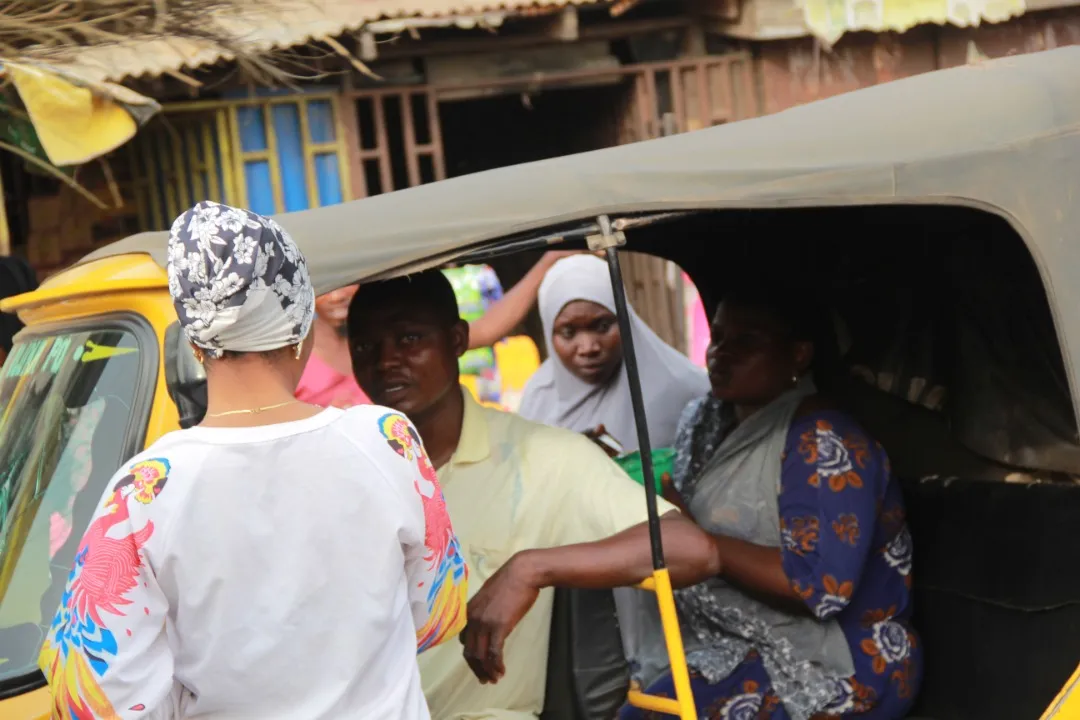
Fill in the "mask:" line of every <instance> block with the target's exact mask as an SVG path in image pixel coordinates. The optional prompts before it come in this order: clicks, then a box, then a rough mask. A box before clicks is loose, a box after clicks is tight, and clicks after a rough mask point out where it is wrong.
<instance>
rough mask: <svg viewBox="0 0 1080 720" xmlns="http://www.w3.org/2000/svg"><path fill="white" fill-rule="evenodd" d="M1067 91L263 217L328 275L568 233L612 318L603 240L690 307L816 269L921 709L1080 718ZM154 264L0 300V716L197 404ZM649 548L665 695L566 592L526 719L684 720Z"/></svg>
mask: <svg viewBox="0 0 1080 720" xmlns="http://www.w3.org/2000/svg"><path fill="white" fill-rule="evenodd" d="M1077 87H1080V48H1066V49H1062V50H1056V51H1051V52H1045V53H1040V54H1034V55H1027V56H1021V57H1016V58H1010V59H1006V60H999V61H994V62H989V63H985V64H979V65H975V66H969V67H963V68H958V69H953V70H946V71H941V72H937V73H931V74H927V75H922V76H918V77H915V78H911V79H907V80H903V81H898V82H894V83H891V84H888V85H882V86H877V87H873V88H870V89H866V90H862V91H859V92H855V93H851V94H849V95H843V96H839V97H836V98H833V99H830V100H827V101H823V102H819V103H815V104H812V105H807V106H804V107H800V108H796V109H793V110H789V111H787V112H783V113H780V114H777V115H773V116H769V117H765V118H761V119H757V120H751V121H746V122H741V123H736V124H733V125H730V126H726V127H720V128H715V129H711V130H703V131H699V132H694V133H688V134H685V135H678V136H674V137H669V138H665V139H661V140H656V141H651V142H643V143H639V144H634V145H629V146H623V147H619V148H614V149H610V150H603V151H598V152H593V153H587V154H583V155H577V156H570V157H564V158H559V159H554V160H548V161H543V162H539V163H533V164H528V165H521V166H515V167H510V168H505V169H501V170H495V171H491V172H486V173H480V174H477V175H471V176H466V177H462V178H458V179H455V180H450V181H445V182H441V183H436V184H432V185H428V186H423V187H419V188H415V189H412V190H407V191H403V192H397V193H392V194H389V195H383V196H379V197H376V198H372V199H368V200H363V201H358V202H353V203H347V204H343V205H338V206H333V207H328V208H323V209H319V210H312V211H306V212H302V213H297V214H294V215H286V216H282V217H281V218H279V220H280V222H281V223H282V224H283V225H284V226H285V227H286V228H287V229H289V231H290V232H291V233H292V234H293V236H294V237H295V238H296V240H297V241H298V243H299V244H300V246H301V248H302V249H303V250H304V252H305V254H306V255H307V257H308V260H309V264H310V269H311V272H312V276H313V278H314V279H315V282H316V286H317V290H318V291H320V292H322V291H328V290H331V289H333V288H336V287H341V286H344V285H346V284H349V283H351V282H353V281H356V280H371V279H375V278H379V277H388V276H391V275H396V274H402V273H407V272H411V271H416V270H418V269H421V268H428V267H435V266H439V265H442V264H444V263H448V262H452V261H453V262H465V261H474V260H482V259H486V258H490V257H493V256H495V255H498V254H500V253H508V252H516V251H521V250H527V249H537V248H543V247H548V246H551V245H555V244H560V243H564V244H565V246H566V247H573V246H578V247H583V246H588V247H589V248H591V249H593V250H594V251H602V252H603V253H605V254H606V257H607V258H608V262H609V268H610V271H611V276H612V281H613V283H614V284H615V288H616V297H617V299H618V301H619V302H618V304H620V305H625V296H624V295H623V294H622V292H621V288H622V286H621V279H620V270H619V263H618V257H619V252H618V251H619V250H620V249H622V248H628V249H632V250H635V251H640V252H647V253H652V254H654V255H658V256H662V257H664V258H667V259H668V260H671V261H674V262H676V263H678V264H679V265H681V266H682V267H683V268H685V269H686V270H687V271H688V272H689V273H690V275H691V277H692V278H693V280H694V282H695V284H696V285H697V286H698V288H699V290H700V292H701V294H702V296H703V298H704V299H705V302H706V305H707V306H710V307H712V306H715V304H716V299H717V298H718V297H720V295H721V294H722V293H723V291H724V287H725V285H726V284H727V283H728V282H729V281H730V280H731V278H733V277H737V276H739V275H740V274H744V273H747V272H749V271H751V270H755V269H760V268H763V267H765V268H769V269H770V271H771V272H777V273H784V272H786V273H795V274H797V275H799V276H801V277H802V278H803V279H806V278H810V279H812V280H813V282H814V284H815V285H816V287H818V288H819V289H820V292H821V295H822V297H823V298H825V299H827V300H828V301H829V306H830V307H832V308H833V320H834V323H835V325H836V327H837V329H838V333H837V334H838V337H839V338H840V343H839V346H840V347H839V352H840V360H841V361H842V363H843V364H844V365H845V366H846V368H847V370H848V372H847V373H846V374H845V378H846V381H845V382H842V383H839V384H838V386H837V388H835V391H836V393H837V395H838V397H840V398H841V399H842V400H843V401H844V402H846V403H848V404H849V406H850V407H851V409H852V412H854V413H855V414H856V416H857V417H859V419H860V420H861V421H862V422H863V423H864V424H865V425H866V426H867V427H868V429H869V430H871V432H872V433H873V434H874V435H875V436H876V437H877V438H879V439H880V440H881V441H882V443H883V444H884V445H885V446H886V448H887V449H888V451H889V454H890V456H891V458H892V460H893V465H894V471H895V472H896V473H897V475H898V476H899V477H900V478H901V479H902V480H903V482H904V486H905V494H906V499H907V508H908V513H909V523H910V527H911V530H912V535H913V537H914V543H915V558H916V560H915V568H916V571H915V575H914V588H915V602H916V615H915V623H916V626H917V628H918V630H919V631H920V633H921V637H922V641H923V643H924V649H925V658H926V669H925V677H924V681H923V685H922V688H921V690H920V698H919V702H918V704H917V707H916V712H915V713H914V715H913V717H914V716H917V717H921V718H938V719H939V720H941V719H945V718H948V719H950V720H951V719H953V718H980V719H982V718H1003V719H1008V720H1017V719H1020V718H1035V717H1038V716H1039V715H1040V713H1043V712H1044V711H1045V715H1044V717H1047V718H1051V717H1053V718H1066V717H1077V716H1080V693H1071V690H1072V688H1073V686H1074V685H1076V684H1077V683H1078V682H1080V680H1078V676H1077V675H1073V670H1074V668H1075V666H1076V664H1077V660H1078V659H1080V574H1078V573H1077V572H1075V568H1077V567H1080V539H1078V534H1077V533H1076V532H1075V527H1076V525H1075V521H1076V518H1078V517H1080V486H1078V485H1077V477H1078V476H1080V436H1078V431H1077V409H1078V408H1080V271H1078V268H1080V212H1078V208H1077V204H1078V198H1080V92H1078V91H1077ZM164 253H165V236H164V234H162V233H150V234H142V235H137V236H134V237H131V238H129V239H127V240H124V241H121V242H119V243H116V244H114V245H111V246H109V247H106V248H104V249H102V250H100V251H98V252H95V253H94V254H92V255H91V256H89V257H87V258H85V259H84V260H83V261H81V262H80V263H78V264H77V265H76V266H74V267H72V268H71V269H69V270H67V271H65V272H63V273H61V274H59V275H57V276H55V277H53V278H50V279H49V280H48V281H47V282H46V283H45V284H44V285H43V286H42V287H41V289H39V290H38V291H36V292H34V293H30V294H27V295H23V296H20V297H17V298H14V299H10V300H7V301H5V302H4V303H3V304H2V306H0V307H2V309H3V310H5V311H15V312H18V313H19V315H20V316H21V317H22V318H23V320H24V322H26V324H27V328H26V330H25V331H24V332H23V333H22V334H21V335H20V337H19V338H18V342H17V345H16V347H15V349H14V351H13V352H12V355H11V357H10V358H9V359H8V361H7V363H6V364H5V366H4V368H3V374H2V377H0V510H2V512H0V520H2V522H3V524H2V526H0V717H3V718H5V720H29V719H31V718H40V717H45V716H47V714H48V712H49V703H48V700H47V694H46V691H45V689H44V688H43V685H44V679H43V677H42V676H41V674H40V673H39V672H38V671H37V668H36V658H37V654H38V649H39V647H40V644H41V639H42V635H43V632H44V628H45V627H46V626H47V624H48V622H49V620H50V618H51V616H52V614H53V612H54V610H55V608H56V606H57V604H58V601H59V597H60V595H61V593H62V591H63V586H64V582H65V578H66V577H67V573H68V568H69V567H70V565H71V562H72V556H73V553H74V548H75V547H76V546H77V543H78V538H79V536H80V535H81V533H82V532H83V530H84V528H85V526H86V524H87V522H88V520H89V517H90V515H91V514H92V512H93V509H94V506H95V504H96V503H97V501H98V498H99V497H100V495H101V493H102V492H103V489H104V483H105V482H106V481H107V479H108V478H109V477H110V475H111V474H112V472H113V471H114V470H115V469H116V468H117V467H118V466H119V465H120V464H121V463H122V461H123V460H124V459H125V458H126V457H128V456H130V455H132V454H134V453H135V452H137V451H138V450H140V449H141V448H143V447H144V446H145V445H146V444H148V443H150V442H152V441H153V440H155V439H156V438H157V437H158V436H160V435H161V434H162V433H164V432H166V431H168V430H170V429H173V428H176V427H177V426H187V425H191V424H193V423H196V422H198V421H199V419H200V418H201V415H202V403H203V402H204V395H203V391H202V387H201V383H202V379H203V378H202V375H201V371H200V366H199V365H198V364H197V363H196V362H195V361H194V359H193V357H192V355H191V353H190V350H189V349H188V346H187V345H186V343H185V342H183V340H182V337H181V334H180V333H179V332H178V328H177V326H176V324H175V315H174V314H173V310H172V306H171V303H170V300H169V296H168V292H167V287H166V278H165V272H164V269H163V266H164V262H165V257H164ZM621 314H622V319H623V320H625V318H626V316H625V312H623V313H621ZM629 333H630V331H629V328H628V327H627V326H626V325H624V327H623V336H624V343H625V342H626V340H632V337H630V336H629ZM626 351H627V352H626V362H627V367H628V370H629V372H630V376H631V386H632V387H633V388H635V389H636V392H635V394H634V400H635V410H636V414H637V416H638V420H639V422H638V427H639V428H640V430H639V433H640V440H641V445H642V448H643V449H645V448H647V447H648V438H647V432H646V430H645V428H644V424H643V423H642V422H641V418H642V416H643V413H644V409H643V408H642V403H641V397H640V389H639V387H638V384H637V382H636V380H637V378H636V367H635V363H634V356H633V352H632V343H629V344H627V348H626ZM643 456H644V457H646V458H647V457H648V453H643ZM651 472H652V470H651V468H650V467H649V466H648V463H646V464H645V467H644V474H645V475H646V482H645V483H644V486H645V492H644V493H643V497H642V501H643V502H646V503H647V504H648V506H649V509H650V512H651V515H652V523H653V526H654V530H655V523H656V517H655V511H656V503H655V489H654V485H653V482H652V481H651V478H650V477H649V475H650V474H651ZM653 537H654V539H653V546H654V547H653V552H654V563H655V568H656V572H655V575H654V577H653V578H651V579H650V580H648V581H647V582H646V583H645V585H646V589H649V590H652V591H654V592H655V593H656V596H657V598H658V601H659V603H660V607H661V610H662V616H663V620H664V625H665V635H666V638H667V640H668V650H669V654H670V655H671V661H672V667H673V673H674V675H675V677H676V680H677V683H676V686H677V690H678V693H677V694H678V697H677V698H672V699H660V698H650V697H648V696H645V695H643V694H642V693H641V692H639V691H638V690H637V689H631V688H630V686H629V683H628V675H627V672H626V668H625V665H624V663H623V661H622V652H621V648H620V647H619V646H618V642H619V640H618V633H617V631H615V629H614V613H613V612H612V611H611V606H610V604H609V605H607V606H606V608H607V609H606V610H605V609H604V607H605V606H602V605H597V604H595V603H593V602H591V601H589V600H588V598H586V597H585V596H582V595H580V594H575V593H566V592H563V593H561V594H560V595H559V599H558V601H557V603H556V609H555V611H554V617H553V622H552V645H551V652H550V666H549V673H548V692H547V700H546V705H547V708H546V710H545V713H544V717H546V718H551V719H552V720H579V719H583V720H593V719H594V718H604V717H610V713H611V711H612V709H613V708H614V707H617V705H618V704H619V703H621V702H623V701H624V700H625V699H626V698H627V696H628V689H629V690H630V692H629V699H630V701H631V702H633V703H635V704H638V705H642V706H645V707H651V708H654V709H655V710H657V711H659V712H661V713H667V714H670V715H672V716H678V717H681V718H682V719H683V720H689V719H690V718H692V717H694V711H693V705H692V698H690V696H689V686H688V684H687V682H686V665H685V659H684V657H683V655H682V650H681V644H680V640H679V633H678V628H677V624H678V620H677V616H676V613H675V611H674V604H673V600H672V593H671V590H670V585H669V584H668V582H667V576H666V573H665V570H664V559H663V548H662V546H661V543H660V541H659V537H658V536H657V534H656V533H655V532H654V536H653ZM598 608H599V609H598ZM1070 676H1071V677H1070Z"/></svg>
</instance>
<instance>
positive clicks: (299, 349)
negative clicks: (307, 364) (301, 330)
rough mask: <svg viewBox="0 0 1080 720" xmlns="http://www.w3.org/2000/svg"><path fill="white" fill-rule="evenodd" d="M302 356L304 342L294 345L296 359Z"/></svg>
mask: <svg viewBox="0 0 1080 720" xmlns="http://www.w3.org/2000/svg"><path fill="white" fill-rule="evenodd" d="M303 354H304V341H303V340H301V341H300V342H298V343H296V359H297V360H299V359H300V356H301V355H303Z"/></svg>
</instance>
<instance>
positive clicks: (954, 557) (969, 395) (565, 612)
mask: <svg viewBox="0 0 1080 720" xmlns="http://www.w3.org/2000/svg"><path fill="white" fill-rule="evenodd" d="M626 249H628V250H631V251H637V252H645V253H649V254H653V255H657V256H661V257H664V258H666V259H668V260H671V261H674V262H676V263H677V264H678V265H680V266H681V267H683V268H685V269H686V270H687V271H688V273H689V274H690V276H691V278H692V279H693V281H694V283H695V284H696V285H697V288H698V290H699V292H700V293H701V295H702V297H703V300H704V303H705V306H706V310H707V312H709V313H710V315H711V312H712V311H713V309H714V308H715V306H716V304H717V302H718V299H719V298H720V297H721V296H722V294H723V292H724V288H725V286H726V285H728V284H729V281H730V280H731V279H733V278H745V277H747V276H748V275H749V276H752V277H759V278H762V281H763V282H769V283H773V282H777V281H778V280H779V281H781V282H789V281H790V282H794V283H796V284H797V286H798V287H800V288H805V289H806V290H807V292H808V294H812V295H813V296H814V297H813V304H814V307H815V308H816V309H817V310H819V311H828V312H830V313H831V314H832V316H833V324H834V326H835V328H836V329H837V344H838V345H839V348H838V349H839V351H840V362H839V368H840V370H841V372H839V373H837V374H836V375H835V376H834V377H833V378H831V382H829V383H828V385H827V389H828V392H830V394H832V395H833V396H834V397H835V398H836V400H837V402H838V403H840V404H841V405H842V406H844V407H846V408H848V409H849V410H850V411H851V412H852V413H853V414H855V415H856V417H858V418H859V420H860V421H861V422H862V423H863V425H864V426H866V428H867V429H868V430H869V431H870V432H871V433H872V434H874V435H875V436H876V437H877V438H878V439H879V440H880V441H881V442H882V444H883V445H884V446H885V447H886V449H887V450H888V452H889V454H890V457H891V459H892V462H893V467H894V471H895V473H896V475H897V477H898V478H899V479H900V481H901V482H902V485H903V487H904V491H905V497H906V502H907V511H908V517H909V524H910V528H911V532H912V535H913V538H914V543H915V572H914V588H915V608H916V609H915V612H916V615H915V623H916V627H917V630H918V631H919V633H920V634H921V637H922V642H923V644H924V649H925V662H926V666H925V676H924V680H923V684H922V688H921V691H920V694H919V700H918V702H917V705H916V707H915V709H914V711H913V713H912V714H911V717H918V718H935V719H936V720H952V719H966V718H1002V719H1008V720H1016V719H1019V718H1036V717H1039V716H1040V714H1041V713H1042V711H1043V710H1044V709H1045V708H1046V707H1047V705H1049V704H1050V702H1051V701H1052V700H1053V698H1054V696H1055V695H1056V693H1057V691H1058V690H1059V689H1060V688H1061V686H1062V685H1063V684H1064V683H1065V682H1066V680H1067V679H1068V678H1069V676H1070V674H1071V673H1072V671H1073V670H1074V669H1075V667H1076V664H1077V661H1078V659H1080V653H1078V651H1077V648H1080V576H1078V575H1077V573H1075V571H1074V570H1075V568H1077V567H1080V538H1078V535H1077V534H1074V533H1073V532H1072V524H1071V520H1070V518H1071V517H1072V516H1073V515H1074V514H1078V513H1080V487H1078V486H1077V480H1076V479H1075V478H1074V475H1077V476H1080V444H1078V438H1077V426H1076V419H1075V414H1074V410H1073V403H1072V399H1071V394H1070V390H1069V383H1068V380H1067V376H1066V372H1065V369H1064V363H1063V358H1062V354H1061V350H1060V345H1059V342H1058V334H1057V331H1056V329H1055V325H1054V321H1053V317H1052V315H1051V310H1050V305H1049V303H1048V302H1047V296H1046V291H1045V289H1044V285H1043V282H1042V280H1041V277H1040V274H1039V271H1038V269H1037V266H1036V263H1035V261H1034V260H1033V257H1032V255H1031V253H1030V252H1029V250H1028V248H1027V246H1026V245H1025V243H1024V241H1023V240H1022V239H1021V237H1020V236H1019V235H1018V234H1017V232H1016V231H1015V230H1013V229H1012V227H1011V226H1010V225H1009V224H1008V223H1007V222H1006V221H1005V220H1003V219H1002V218H1000V217H998V216H996V215H992V214H989V213H985V212H982V211H978V210H973V209H968V208H958V207H944V206H910V205H909V206H888V207H856V208H828V209H821V208H817V209H812V210H804V209H785V210H768V211H766V210H754V211H722V212H712V213H699V214H693V215H688V216H685V217H682V218H680V219H678V220H676V221H673V222H667V223H658V224H654V225H650V226H646V227H641V228H638V229H632V230H628V231H627V248H626ZM810 302H811V298H810V297H809V295H808V303H810ZM823 309H824V310H823ZM822 384H823V383H822ZM613 614H614V609H613V605H611V602H610V595H605V594H604V593H597V592H590V593H582V592H569V591H560V592H559V594H558V596H557V602H556V610H555V617H554V619H553V630H552V646H551V655H550V661H549V679H548V698H547V709H546V712H545V714H544V717H545V718H547V719H548V720H578V719H579V718H580V719H582V720H586V719H587V720H593V718H599V717H603V716H604V713H605V712H609V711H605V710H600V708H610V707H611V706H612V704H613V703H617V702H618V701H619V696H620V693H622V692H623V691H624V689H625V682H626V674H625V668H623V667H622V665H621V663H620V659H619V656H620V653H619V648H618V647H617V646H618V643H619V639H618V633H617V631H616V630H615V629H614V627H613V622H610V620H611V618H612V617H613Z"/></svg>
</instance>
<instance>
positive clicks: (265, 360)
mask: <svg viewBox="0 0 1080 720" xmlns="http://www.w3.org/2000/svg"><path fill="white" fill-rule="evenodd" d="M168 275H169V291H170V293H171V294H172V298H173V303H174V306H175V307H176V312H177V316H178V318H179V321H180V326H181V327H182V328H183V330H184V333H185V335H186V336H187V339H188V341H189V342H190V343H191V346H192V350H193V352H194V353H195V355H196V358H197V359H198V360H200V361H201V362H203V363H204V365H205V367H206V383H207V399H208V403H207V413H206V417H205V419H204V420H203V422H202V423H200V424H199V425H198V426H197V427H193V428H189V429H187V430H180V431H178V432H173V433H169V434H167V435H165V436H164V437H162V438H161V439H159V440H157V441H156V442H155V443H154V444H153V445H151V446H150V448H149V449H148V450H146V451H145V452H144V453H142V454H140V455H138V456H136V457H135V458H134V459H132V460H131V461H129V462H128V463H126V464H125V465H124V467H123V468H121V469H120V470H119V471H118V472H117V473H116V475H115V476H114V477H113V478H112V480H111V481H110V482H109V485H108V487H107V490H106V492H105V495H104V497H103V498H102V499H101V502H100V504H99V506H98V510H97V513H96V514H95V517H94V520H93V521H92V522H91V523H90V526H89V528H88V530H87V531H86V535H85V536H84V537H83V539H82V542H81V544H80V546H79V549H78V550H77V552H76V555H75V563H74V568H73V569H72V571H71V574H70V575H69V578H68V582H67V587H66V590H65V593H64V596H63V599H62V600H61V604H60V609H59V611H58V612H57V614H56V617H55V619H54V620H53V622H52V626H51V627H50V629H49V633H48V636H47V638H46V641H45V645H44V647H43V649H42V652H41V658H40V664H41V668H42V670H43V671H44V673H45V677H46V678H47V679H48V682H49V686H50V690H51V693H52V699H53V716H54V717H64V718H67V717H96V718H123V719H124V720H134V719H136V718H137V719H138V720H174V719H176V720H179V719H182V718H190V717H199V718H205V720H215V719H220V718H238V717H248V718H255V717H258V718H270V717H280V718H305V719H309V720H319V719H322V718H340V717H346V718H365V719H367V718H371V719H372V720H379V719H382V720H428V718H429V717H430V716H429V713H428V708H427V705H426V703H425V701H424V696H423V694H422V692H421V688H420V675H419V671H418V670H417V666H416V653H417V651H422V650H425V649H426V648H428V647H431V646H432V645H435V644H438V643H439V642H442V641H443V640H446V639H447V638H449V637H452V636H453V635H454V634H456V633H457V632H458V631H459V630H460V629H461V627H462V626H463V625H464V621H465V598H466V569H465V564H464V562H463V560H462V556H461V553H460V551H459V548H458V541H457V538H456V537H455V535H454V532H453V529H452V527H451V525H450V519H449V517H448V515H447V513H446V504H445V503H444V502H443V496H442V491H441V490H440V489H439V484H438V477H437V476H436V475H435V470H434V468H433V467H432V466H431V463H430V462H429V461H428V459H427V455H426V454H425V452H424V447H423V444H422V443H421V441H420V436H419V434H417V432H416V429H415V428H414V427H413V426H412V424H411V423H410V422H409V421H408V420H406V419H405V417H404V416H403V415H400V414H399V413H395V412H393V411H391V410H388V409H386V408H380V407H376V406H374V405H366V406H361V407H355V408H352V409H350V410H347V411H346V410H338V409H335V408H329V409H325V410H324V409H322V408H319V407H315V406H312V405H307V404H304V403H302V402H300V401H299V400H297V399H296V398H295V397H293V393H294V392H295V390H296V384H297V382H298V381H299V380H300V375H301V372H302V371H303V368H304V362H305V360H306V359H307V357H308V354H309V353H310V352H311V345H312V342H311V338H310V336H309V330H310V328H311V324H312V319H313V316H314V301H315V295H314V293H313V292H312V286H311V281H310V280H309V278H308V271H307V264H306V262H305V260H304V256H303V255H302V254H301V253H300V250H299V249H298V248H297V246H296V245H295V244H294V243H293V241H292V239H291V238H290V237H289V235H288V234H287V233H286V232H285V231H284V230H283V229H282V228H281V227H280V226H279V225H278V224H277V223H275V222H274V221H273V220H270V219H269V218H264V217H261V216H259V215H255V214H254V213H250V212H247V211H245V210H239V209H236V208H231V207H227V206H224V205H218V204H216V203H212V202H201V203H199V204H198V205H196V206H195V207H194V208H192V209H191V210H189V211H187V212H186V213H184V214H183V215H181V216H180V217H179V218H178V219H177V220H176V222H175V223H174V224H173V227H172V233H171V236H170V238H169V261H168Z"/></svg>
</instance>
